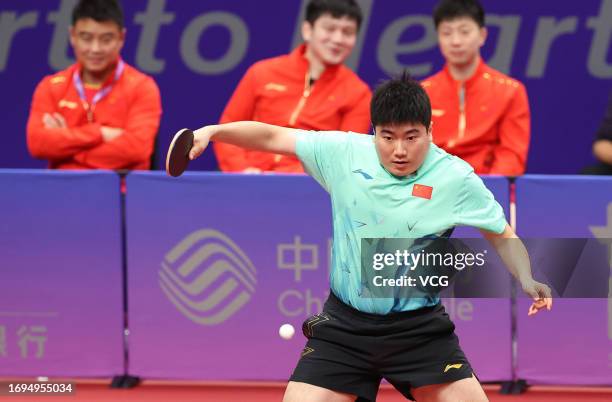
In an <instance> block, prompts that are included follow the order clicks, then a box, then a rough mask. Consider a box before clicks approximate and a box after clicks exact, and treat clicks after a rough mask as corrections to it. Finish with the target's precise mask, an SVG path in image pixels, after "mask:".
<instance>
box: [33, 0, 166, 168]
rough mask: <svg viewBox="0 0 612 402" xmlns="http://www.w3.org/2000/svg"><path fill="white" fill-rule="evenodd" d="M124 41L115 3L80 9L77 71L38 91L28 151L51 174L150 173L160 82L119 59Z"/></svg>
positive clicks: (89, 0) (104, 0)
mask: <svg viewBox="0 0 612 402" xmlns="http://www.w3.org/2000/svg"><path fill="white" fill-rule="evenodd" d="M125 33H126V32H125V28H124V22H123V12H122V10H121V6H120V5H119V3H118V2H117V0H81V1H80V2H79V3H78V4H77V5H76V7H75V8H74V10H73V14H72V26H71V27H70V43H71V45H72V48H73V50H74V54H75V56H76V63H75V64H74V65H72V66H70V67H68V68H67V69H65V70H62V71H59V72H57V73H55V74H53V75H49V76H47V77H45V78H44V79H43V80H42V81H41V82H40V83H39V84H38V86H37V87H36V90H35V92H34V96H33V99H32V105H31V109H30V116H29V119H28V126H27V142H28V149H29V151H30V153H31V154H32V156H33V157H35V158H38V159H45V160H48V161H49V167H50V168H52V169H149V168H150V160H151V154H152V153H153V147H154V141H155V136H156V134H157V131H158V128H159V122H160V118H161V99H160V94H159V89H158V87H157V85H156V84H155V81H153V79H152V78H151V77H149V76H147V75H145V74H143V73H141V72H139V71H138V70H136V69H135V68H134V67H132V66H130V65H128V64H127V63H125V62H124V61H123V60H122V59H121V57H120V52H121V49H122V48H123V44H124V41H125Z"/></svg>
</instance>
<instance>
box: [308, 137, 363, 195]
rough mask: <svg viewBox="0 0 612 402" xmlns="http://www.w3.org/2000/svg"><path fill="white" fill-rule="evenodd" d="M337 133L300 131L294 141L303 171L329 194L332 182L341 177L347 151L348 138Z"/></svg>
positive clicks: (348, 147) (348, 146)
mask: <svg viewBox="0 0 612 402" xmlns="http://www.w3.org/2000/svg"><path fill="white" fill-rule="evenodd" d="M353 135H357V134H347V133H344V132H339V131H319V132H313V131H305V130H303V131H300V132H299V133H298V135H297V139H296V154H297V157H298V159H299V160H300V162H302V166H304V170H305V171H306V173H308V174H309V175H310V176H312V177H313V178H314V179H315V180H316V181H317V182H319V184H320V185H321V186H322V187H323V188H324V189H325V190H326V191H327V192H330V191H331V189H332V188H333V185H334V181H335V180H336V179H337V178H338V177H341V174H340V173H341V172H342V169H343V166H344V165H345V163H344V160H346V158H347V156H348V154H349V149H350V137H351V136H353Z"/></svg>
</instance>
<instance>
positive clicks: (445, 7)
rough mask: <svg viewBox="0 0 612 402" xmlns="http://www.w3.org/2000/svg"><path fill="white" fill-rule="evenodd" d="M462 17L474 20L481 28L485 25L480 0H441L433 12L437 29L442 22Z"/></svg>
mask: <svg viewBox="0 0 612 402" xmlns="http://www.w3.org/2000/svg"><path fill="white" fill-rule="evenodd" d="M460 17H468V18H471V19H473V20H474V22H476V23H477V24H478V26H479V27H481V28H482V27H483V26H484V25H485V12H484V9H483V8H482V5H481V4H480V2H479V1H478V0H441V1H440V2H439V3H438V5H436V8H435V9H434V12H433V20H434V24H435V26H436V29H438V26H439V25H440V23H441V22H442V21H450V20H454V19H455V18H460Z"/></svg>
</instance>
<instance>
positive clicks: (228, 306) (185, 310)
mask: <svg viewBox="0 0 612 402" xmlns="http://www.w3.org/2000/svg"><path fill="white" fill-rule="evenodd" d="M256 274H257V272H256V270H255V267H254V266H253V264H252V263H251V260H250V259H249V257H248V256H247V255H246V254H245V253H244V252H243V251H242V250H241V249H240V247H238V246H237V245H236V243H234V242H233V241H232V239H230V238H229V237H227V236H226V235H224V234H223V233H221V232H219V231H217V230H213V229H203V230H198V231H196V232H193V233H191V234H189V235H188V236H187V237H185V238H184V239H183V240H181V241H180V242H179V243H178V244H177V245H176V246H174V248H172V250H170V252H168V254H166V256H165V260H164V261H163V262H162V263H161V269H160V271H159V285H160V286H161V289H162V291H163V292H164V293H165V294H166V296H167V297H168V300H170V302H172V304H173V305H174V306H175V307H176V308H177V309H178V310H179V311H180V312H181V313H182V314H183V315H184V316H185V317H187V318H189V319H190V320H191V321H193V322H195V323H198V324H201V325H216V324H220V323H222V322H224V321H225V320H227V319H228V318H230V317H231V316H232V315H234V314H235V313H236V312H237V311H239V310H240V309H241V308H242V307H243V306H244V305H245V304H247V303H248V302H249V300H250V299H251V297H252V296H253V293H254V292H255V285H256V284H257V279H256Z"/></svg>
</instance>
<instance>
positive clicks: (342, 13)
mask: <svg viewBox="0 0 612 402" xmlns="http://www.w3.org/2000/svg"><path fill="white" fill-rule="evenodd" d="M323 14H331V15H332V17H334V18H341V17H348V18H350V19H352V20H355V22H357V28H359V27H360V26H361V20H362V19H363V15H362V14H361V8H359V4H357V2H356V1H355V0H311V1H310V3H308V5H307V6H306V18H305V19H306V21H308V22H309V23H310V25H314V23H315V21H316V20H317V19H318V18H319V17H320V16H322V15H323Z"/></svg>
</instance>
